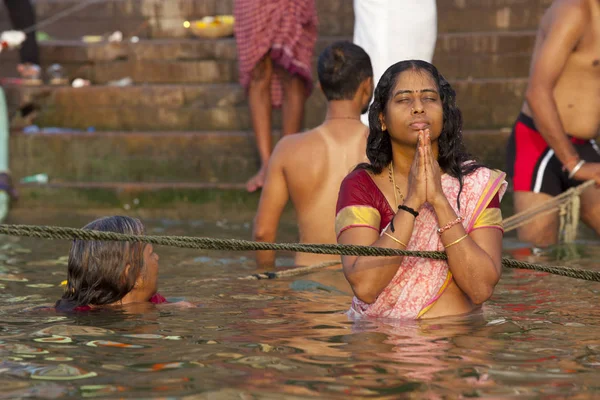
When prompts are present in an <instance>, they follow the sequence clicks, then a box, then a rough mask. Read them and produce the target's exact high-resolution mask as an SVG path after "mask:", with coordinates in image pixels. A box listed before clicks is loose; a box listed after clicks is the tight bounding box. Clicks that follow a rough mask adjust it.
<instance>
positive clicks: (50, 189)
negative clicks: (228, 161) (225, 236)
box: [6, 182, 294, 236]
mask: <svg viewBox="0 0 600 400" xmlns="http://www.w3.org/2000/svg"><path fill="white" fill-rule="evenodd" d="M17 189H18V191H19V200H18V201H16V202H14V203H13V204H11V211H10V213H9V215H8V220H7V221H6V223H13V222H12V220H13V218H18V217H19V216H23V215H25V216H29V218H31V215H37V217H36V219H35V220H31V222H29V223H31V224H39V223H40V221H39V219H40V218H43V217H44V216H45V215H47V214H48V212H53V211H54V212H56V211H65V212H67V213H68V215H70V216H71V217H73V216H76V215H85V216H88V218H89V220H92V219H95V218H98V216H99V215H123V214H125V215H129V216H132V217H137V218H141V219H143V220H147V219H149V218H160V219H165V218H169V219H173V220H201V221H206V222H209V221H218V222H219V224H220V226H223V227H224V229H228V228H229V224H230V223H242V224H243V223H247V222H249V221H251V220H252V218H253V217H254V214H255V213H256V209H257V207H258V200H259V197H260V192H256V193H248V192H246V190H245V189H244V186H243V185H235V186H234V185H229V186H227V187H224V186H223V185H217V184H212V185H209V184H203V185H197V184H196V185H191V184H189V183H185V182H184V183H176V182H174V183H171V184H170V185H168V186H167V185H160V186H158V185H154V184H131V183H128V182H107V183H105V184H103V185H99V184H95V183H86V182H72V183H65V184H50V185H21V186H19V187H18V188H17ZM36 209H37V210H36ZM33 210H36V212H35V213H34V214H32V211H33ZM282 220H283V221H289V223H293V221H294V214H293V210H292V209H291V207H289V206H288V207H287V209H286V212H285V213H284V215H283V216H282ZM53 221H56V219H54V220H53ZM17 223H23V222H17ZM52 223H53V222H52V221H49V222H48V224H52ZM223 224H225V225H223ZM231 229H235V228H234V227H232V228H231ZM238 229H239V228H238ZM198 232H199V233H198V236H202V233H201V232H202V228H199V231H198Z"/></svg>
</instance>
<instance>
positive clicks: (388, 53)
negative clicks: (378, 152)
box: [354, 0, 437, 123]
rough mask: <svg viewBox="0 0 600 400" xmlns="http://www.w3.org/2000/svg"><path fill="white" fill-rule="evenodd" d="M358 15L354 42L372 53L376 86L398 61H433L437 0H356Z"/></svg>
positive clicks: (355, 13)
mask: <svg viewBox="0 0 600 400" xmlns="http://www.w3.org/2000/svg"><path fill="white" fill-rule="evenodd" d="M354 18H355V22H354V43H355V44H357V45H359V46H360V47H362V48H363V49H364V50H365V51H366V52H367V54H368V55H369V57H371V63H372V64H373V79H374V83H375V86H377V82H379V78H381V76H382V75H383V73H384V72H385V70H386V69H388V67H389V66H390V65H392V64H395V63H397V62H398V61H403V60H425V61H427V62H431V60H432V58H433V51H434V50H435V41H436V37H437V9H436V3H435V0H354ZM363 122H365V123H367V118H366V115H363Z"/></svg>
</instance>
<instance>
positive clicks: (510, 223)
mask: <svg viewBox="0 0 600 400" xmlns="http://www.w3.org/2000/svg"><path fill="white" fill-rule="evenodd" d="M594 184H595V182H594V181H592V180H590V181H586V182H584V183H582V184H581V185H579V186H576V187H573V188H571V189H569V190H567V191H566V192H564V193H561V194H559V195H558V196H555V197H553V198H551V199H550V200H548V201H546V202H544V203H542V204H540V205H538V206H536V207H532V208H529V209H527V210H525V211H521V212H520V213H518V214H515V215H512V216H510V217H508V218H505V219H504V220H503V221H502V225H503V226H504V231H505V232H509V231H511V230H514V229H517V228H518V227H520V226H523V225H525V224H527V223H528V222H529V221H531V220H532V219H534V218H535V217H537V216H538V215H540V214H542V215H543V214H548V213H552V212H556V211H557V210H558V209H559V208H560V207H561V205H563V204H565V203H573V204H572V207H576V208H577V212H579V207H578V206H579V202H578V200H579V196H580V195H581V193H582V192H583V191H584V190H585V189H587V188H589V187H591V186H593V185H594ZM578 222H579V218H577V219H576V220H572V222H571V223H572V224H573V225H574V227H570V228H569V229H571V230H576V229H577V227H576V226H577V223H578Z"/></svg>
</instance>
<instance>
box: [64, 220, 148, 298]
mask: <svg viewBox="0 0 600 400" xmlns="http://www.w3.org/2000/svg"><path fill="white" fill-rule="evenodd" d="M83 229H89V230H96V231H101V232H115V233H124V234H127V235H143V234H144V226H143V225H142V223H141V222H140V220H138V219H137V218H131V217H124V216H112V217H105V218H100V219H97V220H95V221H93V222H90V223H89V224H87V225H86V226H84V227H83ZM145 247H146V244H144V243H138V242H134V243H129V242H117V241H115V242H110V241H106V242H104V241H95V240H74V241H73V244H72V245H71V251H70V252H69V261H68V266H67V288H66V290H65V293H64V294H63V296H62V298H61V299H60V300H59V302H58V303H57V308H61V309H72V308H74V307H79V306H87V305H96V306H101V305H107V304H112V303H115V302H117V301H119V300H121V299H123V297H125V295H126V294H127V293H129V292H130V291H131V290H132V289H133V287H134V286H135V283H136V280H137V279H138V277H139V275H140V274H141V273H142V271H143V269H144V268H145V265H144V255H143V253H144V248H145Z"/></svg>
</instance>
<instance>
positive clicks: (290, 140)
mask: <svg viewBox="0 0 600 400" xmlns="http://www.w3.org/2000/svg"><path fill="white" fill-rule="evenodd" d="M319 129H320V127H317V128H314V129H311V130H309V131H306V132H302V133H295V134H293V135H287V136H285V137H283V138H281V140H279V142H278V143H277V145H276V146H275V150H274V151H273V158H276V159H278V160H279V162H280V163H281V164H286V163H288V162H290V161H292V160H294V159H295V158H297V157H304V155H305V153H306V152H311V153H312V154H314V153H315V152H318V151H320V149H322V147H323V146H322V143H323V138H322V136H321V133H320V130H319Z"/></svg>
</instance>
